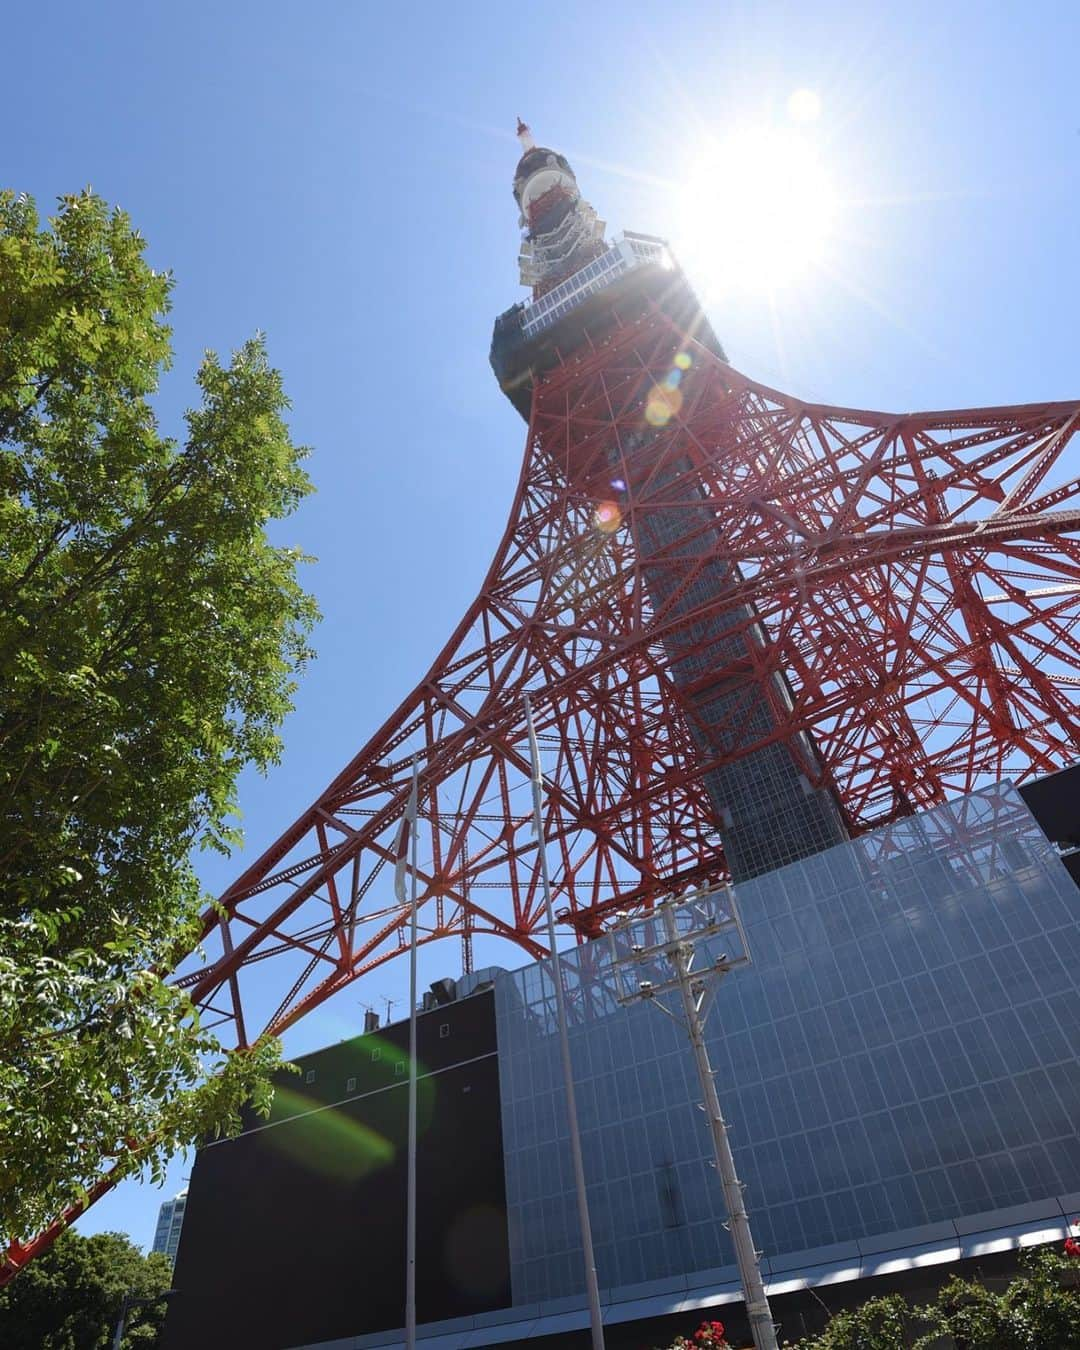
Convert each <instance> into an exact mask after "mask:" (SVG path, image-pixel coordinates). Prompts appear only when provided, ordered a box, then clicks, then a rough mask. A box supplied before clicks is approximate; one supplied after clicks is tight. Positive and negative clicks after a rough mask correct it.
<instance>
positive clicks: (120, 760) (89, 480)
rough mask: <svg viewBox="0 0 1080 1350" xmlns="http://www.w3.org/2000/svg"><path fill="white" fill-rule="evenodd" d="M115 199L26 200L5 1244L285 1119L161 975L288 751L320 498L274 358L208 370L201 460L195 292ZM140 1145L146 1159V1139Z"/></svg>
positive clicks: (7, 896) (7, 468) (11, 389)
mask: <svg viewBox="0 0 1080 1350" xmlns="http://www.w3.org/2000/svg"><path fill="white" fill-rule="evenodd" d="M144 248H145V245H144V242H143V240H142V239H141V237H140V236H139V234H138V233H137V232H135V231H134V230H133V229H132V226H131V223H130V221H129V220H128V218H127V216H126V215H125V214H124V213H123V212H121V211H119V210H110V209H109V208H108V207H107V206H106V204H105V203H104V202H102V201H101V200H100V199H99V198H97V197H95V196H94V195H93V194H91V193H90V192H86V193H83V194H81V195H78V196H72V197H67V198H64V199H62V201H61V203H60V209H59V212H58V214H57V215H56V216H55V217H54V218H53V219H52V220H51V221H49V222H47V223H46V224H45V225H44V226H43V225H42V223H41V222H40V220H39V218H38V215H37V213H36V211H35V208H34V205H33V203H32V202H31V201H30V200H28V199H27V198H25V197H16V196H15V195H14V194H12V193H10V192H6V193H0V1233H2V1234H6V1235H8V1236H9V1237H13V1238H25V1237H26V1236H28V1235H29V1234H31V1233H33V1232H34V1231H36V1230H37V1229H38V1228H39V1227H40V1225H41V1224H42V1223H43V1222H45V1221H47V1220H48V1219H49V1218H50V1217H51V1216H52V1215H53V1214H54V1213H56V1212H57V1211H58V1210H59V1209H61V1208H62V1207H63V1206H64V1205H65V1204H67V1203H68V1202H70V1201H71V1200H72V1199H73V1198H75V1197H77V1196H78V1195H79V1194H80V1188H82V1187H83V1186H86V1185H88V1184H89V1183H90V1182H91V1181H92V1180H93V1179H94V1178H95V1177H96V1176H97V1175H98V1173H99V1170H100V1169H101V1167H102V1164H103V1163H108V1162H109V1161H110V1160H113V1159H115V1160H117V1161H118V1163H119V1165H120V1168H121V1170H122V1171H124V1172H130V1171H135V1170H141V1169H143V1168H147V1167H148V1168H149V1169H150V1171H151V1172H152V1173H153V1174H155V1175H160V1173H161V1169H162V1167H163V1165H164V1162H165V1160H166V1159H167V1158H168V1157H169V1156H170V1155H171V1154H172V1153H173V1152H174V1151H175V1150H176V1149H177V1148H179V1147H183V1146H186V1145H188V1144H191V1143H193V1142H195V1141H197V1140H198V1139H199V1138H201V1137H202V1136H204V1135H205V1134H206V1133H208V1132H212V1131H214V1130H220V1129H224V1130H230V1129H235V1128H236V1127H237V1125H238V1112H239V1108H240V1107H241V1105H242V1104H243V1103H244V1102H245V1101H246V1100H248V1099H251V1098H254V1100H255V1102H256V1105H257V1106H259V1107H265V1106H266V1105H267V1103H268V1100H269V1092H270V1088H269V1084H268V1076H269V1072H270V1069H271V1067H272V1065H273V1063H274V1062H275V1061H276V1059H277V1053H278V1051H277V1047H276V1045H273V1044H259V1045H257V1046H256V1047H255V1048H254V1049H253V1050H252V1051H251V1052H250V1053H246V1054H242V1055H233V1056H231V1057H228V1058H227V1059H226V1058H225V1057H223V1056H222V1055H221V1053H220V1047H219V1046H218V1043H217V1041H216V1040H215V1039H214V1038H213V1036H211V1035H209V1034H208V1033H207V1032H206V1031H205V1030H204V1029H203V1028H201V1027H200V1026H199V1022H198V1018H197V1017H196V1016H195V1014H194V1010H193V1009H192V1007H191V1006H190V1004H189V1002H188V1000H187V999H186V997H185V996H184V995H183V994H181V993H180V992H178V991H177V990H175V989H174V988H171V987H170V986H169V985H167V984H166V983H164V982H163V980H161V979H160V978H159V977H158V975H157V974H156V973H155V972H156V971H158V970H169V969H170V968H171V967H172V965H173V964H174V961H175V958H176V956H177V954H178V953H181V952H183V951H186V950H187V949H188V948H189V947H190V946H191V944H192V943H193V941H194V938H195V935H196V930H197V924H196V916H197V915H198V913H199V911H200V909H201V908H202V907H203V906H204V904H205V903H206V902H207V897H206V896H204V895H202V894H201V893H200V888H199V885H198V882H197V879H196V875H195V872H194V870H193V867H192V864H191V862H190V855H191V851H192V850H193V849H195V848H208V847H209V848H214V849H218V850H221V851H228V849H229V848H230V847H231V846H232V845H233V844H234V842H235V841H236V839H237V838H238V833H237V830H236V825H235V814H236V812H235V784H236V779H237V776H238V774H239V773H240V771H241V769H243V768H244V767H245V766H247V765H255V766H257V767H258V768H260V769H265V768H266V767H267V766H268V765H269V764H271V763H272V762H274V761H275V760H276V758H277V757H278V754H279V750H280V741H279V737H278V728H279V727H280V724H281V722H282V719H283V718H284V716H285V714H286V713H287V712H288V710H289V708H290V706H291V702H290V700H291V695H292V692H293V690H294V687H295V686H294V683H293V681H294V677H295V675H296V674H297V672H298V671H299V670H300V669H301V668H302V667H303V666H304V664H305V663H306V661H307V660H308V659H309V656H310V651H309V648H308V642H307V638H308V634H309V632H310V629H311V626H312V624H313V622H314V620H315V617H316V611H315V608H314V604H313V602H312V600H311V599H310V597H308V596H307V595H306V594H305V593H304V591H303V590H302V589H301V587H300V585H299V583H298V580H297V575H296V573H297V566H298V564H299V563H300V562H301V561H302V560H303V559H302V556H301V555H300V554H299V553H297V552H296V551H295V550H292V549H288V548H284V547H280V546H277V545H275V544H273V543H271V542H270V540H269V539H268V537H267V534H266V529H267V526H268V525H269V524H270V523H271V522H273V521H275V520H277V519H280V518H282V517H284V516H286V515H288V514H289V513H290V512H291V511H293V509H294V508H295V507H296V505H297V503H298V502H299V501H300V500H301V498H302V497H303V496H304V495H305V494H306V493H307V492H308V491H309V490H310V485H309V482H308V479H307V477H306V475H305V474H304V472H303V470H302V468H301V460H302V458H303V455H304V452H303V451H302V450H300V449H298V448H297V447H296V446H294V445H293V444H292V443H291V440H290V437H289V432H288V428H287V426H286V424H285V422H284V420H283V415H284V412H285V410H286V408H287V400H286V398H285V395H284V393H283V390H282V384H281V379H280V377H279V375H278V373H277V372H276V371H275V370H273V369H272V368H271V367H270V365H269V363H268V361H267V357H266V352H265V350H264V346H263V343H262V341H261V339H256V340H253V341H250V342H248V343H247V344H246V345H245V346H244V347H242V348H241V349H240V350H239V351H238V352H237V353H236V354H235V355H234V356H233V358H232V360H231V361H230V362H229V363H223V362H221V361H219V360H218V359H217V357H216V356H214V355H213V354H212V353H210V354H207V356H206V357H205V359H204V361H203V363H202V365H201V367H200V369H199V371H198V375H197V384H198V388H199V391H200V395H201V397H200V401H199V405H198V406H197V407H196V408H195V409H194V410H192V411H189V412H188V414H187V416H186V430H185V434H184V435H183V437H182V438H181V439H180V440H179V441H177V440H174V439H171V438H169V437H167V436H165V435H163V434H162V433H161V432H160V431H159V429H158V425H157V421H156V418H155V415H154V412H153V409H152V406H151V402H150V400H151V399H152V397H153V395H154V394H155V392H156V390H157V388H158V381H159V378H160V375H161V373H162V371H163V370H164V369H165V368H167V366H168V365H169V362H170V355H171V349H170V334H169V329H168V328H167V327H166V325H165V322H164V316H165V314H166V312H167V310H168V308H169V295H170V288H171V279H170V277H169V276H168V275H167V274H164V273H161V272H155V271H154V270H152V269H151V268H150V267H149V265H148V264H147V262H146V260H145V258H144ZM136 1141H137V1145H138V1146H137V1147H132V1146H133V1144H135V1143H136Z"/></svg>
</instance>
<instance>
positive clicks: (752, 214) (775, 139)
mask: <svg viewBox="0 0 1080 1350" xmlns="http://www.w3.org/2000/svg"><path fill="white" fill-rule="evenodd" d="M837 215H838V201H837V197H836V192H835V190H834V188H833V185H832V182H831V181H830V178H829V175H828V173H827V171H826V169H825V166H824V165H823V164H822V162H821V159H820V156H819V154H818V151H817V147H816V144H815V142H814V140H813V138H812V136H811V134H810V132H809V131H808V130H806V129H805V128H803V127H798V128H796V127H788V126H783V127H763V128H744V129H741V130H735V131H732V132H730V133H729V134H727V135H725V136H723V137H720V138H718V139H717V140H715V141H712V142H710V143H708V144H706V145H704V146H702V147H701V148H700V149H699V150H698V152H697V153H696V155H695V156H694V157H693V158H692V159H691V161H690V162H689V164H688V167H687V170H686V172H685V174H684V175H682V178H681V182H680V184H679V187H678V201H677V204H676V213H675V220H676V222H677V227H676V232H675V236H674V238H673V240H672V243H673V245H674V248H675V252H676V254H677V255H678V258H679V261H680V262H681V263H682V264H683V266H684V267H685V268H686V270H687V271H688V272H689V273H690V276H691V278H692V279H693V280H694V281H695V282H696V283H697V285H698V286H699V287H700V288H701V289H702V290H703V291H704V292H705V296H706V297H708V296H712V297H716V296H717V295H722V294H730V293H733V292H739V291H742V292H751V293H756V294H762V293H771V292H776V291H779V290H783V289H785V288H787V287H790V286H792V285H793V284H795V283H798V282H801V281H804V280H805V279H806V278H807V276H808V275H809V274H811V273H813V272H814V271H815V270H817V269H819V268H820V267H821V265H822V264H823V263H824V262H825V261H826V259H827V255H828V252H829V246H830V244H831V243H832V242H833V241H834V238H835V232H836V224H837Z"/></svg>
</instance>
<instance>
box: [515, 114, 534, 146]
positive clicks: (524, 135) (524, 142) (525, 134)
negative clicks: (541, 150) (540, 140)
mask: <svg viewBox="0 0 1080 1350" xmlns="http://www.w3.org/2000/svg"><path fill="white" fill-rule="evenodd" d="M517 138H518V140H519V141H520V142H521V148H522V150H523V151H525V150H535V149H536V142H535V141H534V140H533V134H532V130H531V129H530V127H529V124H528V122H523V121H522V120H521V118H520V117H519V118H518V124H517Z"/></svg>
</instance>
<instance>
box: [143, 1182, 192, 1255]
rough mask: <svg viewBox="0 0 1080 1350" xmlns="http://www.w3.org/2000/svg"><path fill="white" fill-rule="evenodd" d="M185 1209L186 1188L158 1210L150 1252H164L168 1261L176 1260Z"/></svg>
mask: <svg viewBox="0 0 1080 1350" xmlns="http://www.w3.org/2000/svg"><path fill="white" fill-rule="evenodd" d="M186 1208H187V1187H186V1186H185V1187H184V1189H183V1190H182V1191H180V1192H179V1193H178V1194H177V1195H174V1196H173V1198H172V1199H171V1200H166V1201H165V1202H164V1203H163V1204H162V1206H161V1208H160V1209H159V1210H158V1221H157V1231H156V1232H155V1233H154V1243H153V1246H152V1247H151V1248H150V1250H151V1251H152V1252H164V1253H165V1255H166V1256H167V1257H168V1258H169V1260H170V1261H175V1260H176V1249H177V1247H179V1245H180V1229H181V1228H183V1226H184V1210H185V1209H186Z"/></svg>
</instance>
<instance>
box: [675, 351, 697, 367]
mask: <svg viewBox="0 0 1080 1350" xmlns="http://www.w3.org/2000/svg"><path fill="white" fill-rule="evenodd" d="M693 364H694V358H693V357H692V356H691V355H690V353H689V352H676V353H675V365H676V366H677V367H678V369H679V370H689V369H690V367H691V366H692V365H693Z"/></svg>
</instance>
